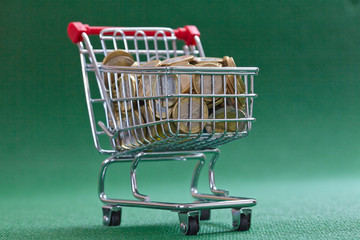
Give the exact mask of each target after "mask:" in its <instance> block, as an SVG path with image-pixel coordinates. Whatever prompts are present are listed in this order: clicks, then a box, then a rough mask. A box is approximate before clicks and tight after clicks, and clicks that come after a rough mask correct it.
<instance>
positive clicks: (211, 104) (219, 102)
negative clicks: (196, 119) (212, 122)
mask: <svg viewBox="0 0 360 240" xmlns="http://www.w3.org/2000/svg"><path fill="white" fill-rule="evenodd" d="M223 102H224V98H219V99H218V100H216V101H215V106H218V105H220V104H221V103H223ZM207 106H208V108H213V106H214V104H213V101H212V100H211V102H208V103H207Z"/></svg>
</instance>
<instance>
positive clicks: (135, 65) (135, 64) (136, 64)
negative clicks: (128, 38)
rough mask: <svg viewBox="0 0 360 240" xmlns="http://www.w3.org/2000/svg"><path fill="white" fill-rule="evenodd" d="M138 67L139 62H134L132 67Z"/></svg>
mask: <svg viewBox="0 0 360 240" xmlns="http://www.w3.org/2000/svg"><path fill="white" fill-rule="evenodd" d="M138 66H139V64H138V62H134V63H133V64H132V65H131V67H138Z"/></svg>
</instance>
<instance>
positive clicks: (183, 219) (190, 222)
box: [178, 211, 200, 235]
mask: <svg viewBox="0 0 360 240" xmlns="http://www.w3.org/2000/svg"><path fill="white" fill-rule="evenodd" d="M178 215H179V220H180V231H181V233H182V234H185V235H196V234H197V233H198V232H199V229H200V227H199V220H200V217H199V212H198V211H191V212H179V214H178Z"/></svg>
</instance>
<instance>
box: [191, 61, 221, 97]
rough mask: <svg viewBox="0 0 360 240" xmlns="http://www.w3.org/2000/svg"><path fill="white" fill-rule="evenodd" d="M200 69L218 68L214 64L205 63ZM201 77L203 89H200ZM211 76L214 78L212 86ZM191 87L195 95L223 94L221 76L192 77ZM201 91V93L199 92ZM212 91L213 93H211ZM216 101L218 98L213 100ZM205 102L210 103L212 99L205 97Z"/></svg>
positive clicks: (196, 75)
mask: <svg viewBox="0 0 360 240" xmlns="http://www.w3.org/2000/svg"><path fill="white" fill-rule="evenodd" d="M202 67H218V65H217V64H215V63H205V64H203V65H202ZM201 76H203V89H201V82H202V81H201V79H202V78H201ZM212 76H213V77H214V85H213V81H212ZM193 79H194V81H193V86H194V89H195V92H196V93H197V94H223V93H224V81H223V76H222V75H205V74H204V75H199V74H195V75H194V78H193ZM201 90H203V91H201ZM213 90H214V93H213ZM215 99H216V100H218V99H219V98H218V97H217V98H215ZM204 100H205V101H206V102H210V101H212V97H205V98H204Z"/></svg>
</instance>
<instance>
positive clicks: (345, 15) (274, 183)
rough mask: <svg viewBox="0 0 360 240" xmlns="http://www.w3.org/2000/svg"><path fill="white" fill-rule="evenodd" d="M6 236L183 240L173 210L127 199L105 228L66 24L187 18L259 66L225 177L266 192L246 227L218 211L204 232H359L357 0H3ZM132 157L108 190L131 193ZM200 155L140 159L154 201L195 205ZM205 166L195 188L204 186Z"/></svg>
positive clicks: (209, 47)
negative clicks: (239, 228) (243, 134)
mask: <svg viewBox="0 0 360 240" xmlns="http://www.w3.org/2000/svg"><path fill="white" fill-rule="evenodd" d="M0 6H1V7H0V29H1V36H0V50H1V51H0V53H1V54H0V62H1V65H0V76H1V79H0V111H1V118H0V126H1V129H2V130H1V133H0V163H1V167H0V238H9V239H14V238H24V239H31V238H33V239H54V238H65V239H66V238H67V239H73V238H75V239H82V238H83V239H91V238H92V239H95V238H96V239H99V238H106V239H112V238H114V239H165V238H169V239H176V238H182V237H183V236H182V235H181V234H180V232H179V229H178V217H177V216H176V214H175V213H171V212H168V211H159V210H149V209H137V208H125V209H124V211H123V222H122V225H121V226H120V227H114V228H107V227H104V226H102V224H101V218H102V213H101V203H100V201H99V199H98V197H97V177H98V170H99V167H100V164H101V161H102V160H103V159H104V158H105V156H102V155H100V154H98V153H97V151H96V150H95V148H94V146H93V141H92V138H91V132H90V127H89V121H88V116H87V110H86V104H85V95H84V90H83V83H82V76H81V70H80V61H79V55H78V49H77V47H76V46H75V45H74V44H72V43H71V42H70V41H69V39H68V37H67V33H66V27H67V24H68V23H69V22H71V21H81V22H83V23H87V24H90V25H99V26H101V25H103V26H167V27H172V28H177V27H180V26H184V25H186V24H193V25H196V26H197V27H198V29H199V30H200V32H201V39H202V43H203V47H204V50H205V53H206V55H207V56H220V57H221V56H224V55H229V56H233V57H234V59H235V61H236V63H237V65H238V66H256V67H259V68H260V72H259V75H258V76H257V77H256V84H255V87H256V92H257V93H258V95H259V97H258V98H257V99H256V101H255V106H254V113H255V117H256V118H257V121H256V123H255V124H254V125H253V130H252V132H251V133H250V135H249V137H247V138H244V139H241V140H238V141H235V142H232V143H229V144H226V145H224V146H221V147H220V149H221V156H220V159H219V161H218V163H217V168H216V172H217V178H216V180H217V185H218V186H219V187H220V188H226V189H228V190H229V191H230V194H231V195H234V196H250V197H255V198H256V199H257V200H258V205H257V206H256V207H254V208H253V219H252V220H253V221H252V228H251V229H250V231H249V232H232V231H231V214H230V211H229V210H217V211H213V212H212V214H213V215H212V220H211V221H209V222H203V223H202V224H201V229H200V233H199V235H198V236H196V237H191V238H192V239H193V238H200V239H208V238H214V239H215V238H216V239H231V238H233V239H234V238H241V239H295V238H300V239H313V238H317V239H319V238H321V239H330V238H335V239H351V238H354V239H359V238H360V230H359V229H360V228H359V226H360V202H359V198H360V187H359V184H360V148H359V143H360V140H359V135H360V108H359V102H360V94H359V89H360V81H359V79H360V71H359V63H360V31H359V29H360V2H359V1H358V0H331V1H324V0H315V1H310V0H307V1H284V0H275V1H265V0H258V1H163V2H160V1H85V0H84V1H57V2H56V1H44V0H41V1H16V0H14V1H8V0H2V1H1V3H0ZM129 167H130V166H129V165H127V164H124V165H116V166H114V167H113V168H112V169H111V170H109V183H108V185H107V187H108V189H109V192H111V193H112V194H113V196H118V197H120V196H121V197H125V198H126V197H127V198H131V194H130V193H129V192H130V185H129V183H130V181H129V178H130V177H129ZM193 167H194V163H193V162H181V163H172V162H168V163H151V164H143V165H141V166H140V168H139V180H138V181H139V186H140V190H141V191H142V192H144V193H148V194H150V195H151V196H152V199H154V200H165V201H181V202H190V201H192V199H191V197H190V194H189V183H190V180H191V174H192V169H193ZM205 173H206V171H204V174H203V176H202V178H201V184H200V187H201V188H200V189H203V191H206V189H207V187H206V174H205Z"/></svg>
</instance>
